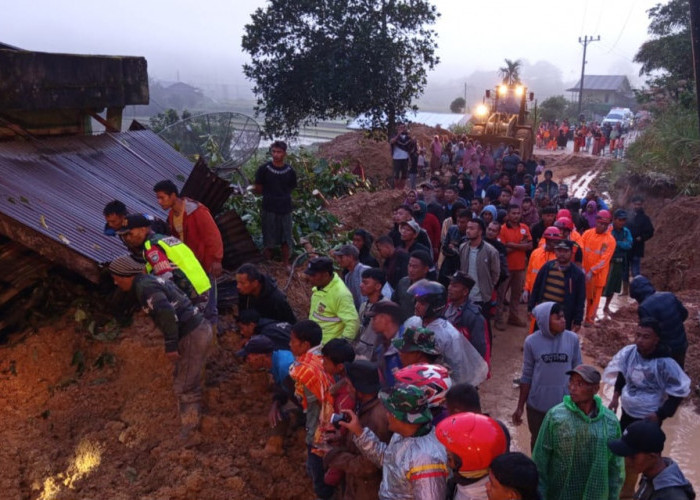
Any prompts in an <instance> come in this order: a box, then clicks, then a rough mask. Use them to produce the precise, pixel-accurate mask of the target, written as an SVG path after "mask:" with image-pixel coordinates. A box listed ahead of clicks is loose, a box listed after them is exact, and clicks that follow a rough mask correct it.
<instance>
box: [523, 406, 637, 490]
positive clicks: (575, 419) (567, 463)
mask: <svg viewBox="0 0 700 500" xmlns="http://www.w3.org/2000/svg"><path fill="white" fill-rule="evenodd" d="M594 399H595V403H596V406H597V408H598V413H597V415H596V416H595V417H593V418H591V417H589V416H588V415H586V414H585V413H583V412H582V411H581V409H580V408H579V407H578V406H576V404H575V403H574V402H573V401H572V400H571V396H564V401H563V402H562V403H559V404H558V405H556V406H555V407H553V408H552V409H550V410H549V411H548V412H547V416H546V417H545V419H544V422H543V423H542V428H541V429H540V433H539V436H538V438H537V443H536V444H535V449H534V451H533V452H532V459H533V460H534V461H535V463H536V464H537V470H538V471H539V474H540V493H541V494H542V496H543V498H546V499H547V500H569V499H570V500H612V499H615V500H617V499H618V498H619V496H620V489H621V488H622V483H623V482H624V480H625V464H624V459H623V458H622V457H618V456H616V455H614V454H613V453H612V452H611V451H610V450H609V449H608V441H609V440H611V439H617V438H619V437H620V424H619V423H618V421H617V417H616V416H615V414H614V413H613V412H612V411H610V410H609V409H607V408H606V407H605V406H604V405H603V402H602V401H601V399H600V397H599V396H597V395H596V396H594Z"/></svg>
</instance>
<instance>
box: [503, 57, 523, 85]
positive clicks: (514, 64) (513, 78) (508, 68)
mask: <svg viewBox="0 0 700 500" xmlns="http://www.w3.org/2000/svg"><path fill="white" fill-rule="evenodd" d="M505 62H506V65H505V66H503V67H502V68H498V73H499V75H501V77H502V78H503V83H504V84H506V85H515V84H517V83H520V66H522V62H521V61H520V59H516V60H515V61H511V60H510V59H505Z"/></svg>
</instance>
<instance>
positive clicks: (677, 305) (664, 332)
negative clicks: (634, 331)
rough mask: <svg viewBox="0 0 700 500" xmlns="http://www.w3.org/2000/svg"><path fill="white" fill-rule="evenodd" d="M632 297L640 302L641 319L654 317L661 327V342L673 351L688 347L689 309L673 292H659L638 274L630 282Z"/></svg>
mask: <svg viewBox="0 0 700 500" xmlns="http://www.w3.org/2000/svg"><path fill="white" fill-rule="evenodd" d="M630 297H632V298H633V299H634V300H636V301H637V302H638V303H639V308H638V309H637V313H638V314H639V319H641V318H644V317H649V316H650V317H652V318H654V319H656V321H658V322H659V326H660V327H661V335H660V337H661V343H663V344H665V345H666V346H668V347H669V348H670V349H671V352H672V353H674V354H675V353H678V352H683V351H685V350H686V349H687V348H688V339H687V337H686V334H685V326H683V322H684V321H685V320H686V319H688V310H687V309H686V308H685V306H683V304H682V303H681V301H680V300H678V298H677V297H676V296H675V295H674V294H672V293H671V292H657V291H656V290H655V289H654V286H653V285H652V284H651V282H650V281H649V280H648V279H647V278H645V277H644V276H641V275H639V276H637V277H635V278H634V279H633V280H632V283H631V284H630Z"/></svg>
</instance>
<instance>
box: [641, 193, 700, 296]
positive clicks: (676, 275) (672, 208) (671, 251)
mask: <svg viewBox="0 0 700 500" xmlns="http://www.w3.org/2000/svg"><path fill="white" fill-rule="evenodd" d="M698 213H700V197H692V198H679V199H678V200H675V201H672V202H669V203H666V204H664V205H663V206H662V207H661V208H660V209H659V210H658V212H656V213H653V212H650V216H651V220H652V222H653V224H654V229H655V231H654V237H653V238H652V239H651V240H649V241H648V242H647V244H646V247H645V256H644V259H643V263H642V272H643V273H644V275H645V276H648V277H649V278H650V279H651V281H652V282H653V283H654V286H655V287H656V288H657V289H658V290H670V291H677V290H684V289H696V288H700V267H699V266H698V264H700V257H699V256H698V254H697V252H696V251H695V248H696V245H697V241H698V239H699V238H700V219H698Z"/></svg>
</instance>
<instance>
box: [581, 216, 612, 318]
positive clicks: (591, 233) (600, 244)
mask: <svg viewBox="0 0 700 500" xmlns="http://www.w3.org/2000/svg"><path fill="white" fill-rule="evenodd" d="M615 245H616V243H615V238H614V237H613V236H612V235H611V234H610V232H609V231H606V232H604V233H603V234H598V233H597V232H596V230H595V228H591V229H589V230H587V231H586V232H585V233H583V236H581V248H582V249H583V271H584V272H585V273H586V318H585V321H587V322H592V321H593V320H594V319H595V314H596V311H597V310H598V303H599V302H600V297H601V295H602V294H603V288H604V287H605V283H606V282H607V280H608V271H609V270H610V259H611V258H612V256H613V253H615ZM589 273H590V274H592V275H593V276H592V277H591V278H590V279H588V275H589Z"/></svg>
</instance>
